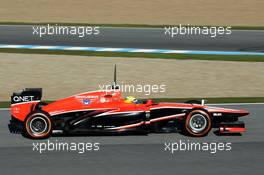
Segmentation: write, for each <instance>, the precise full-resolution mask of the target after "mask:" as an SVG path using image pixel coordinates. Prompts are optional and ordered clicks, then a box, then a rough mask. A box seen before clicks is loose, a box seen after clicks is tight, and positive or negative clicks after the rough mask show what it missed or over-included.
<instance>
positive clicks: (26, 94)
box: [11, 88, 42, 104]
mask: <svg viewBox="0 0 264 175" xmlns="http://www.w3.org/2000/svg"><path fill="white" fill-rule="evenodd" d="M41 98H42V88H25V89H24V90H22V91H20V92H14V93H13V94H12V96H11V104H16V103H22V102H30V101H38V100H41Z"/></svg>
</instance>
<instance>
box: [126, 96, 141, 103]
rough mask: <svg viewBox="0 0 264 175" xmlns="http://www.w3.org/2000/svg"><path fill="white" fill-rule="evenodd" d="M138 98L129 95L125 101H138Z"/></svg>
mask: <svg viewBox="0 0 264 175" xmlns="http://www.w3.org/2000/svg"><path fill="white" fill-rule="evenodd" d="M137 102H138V100H137V99H136V98H135V97H133V96H128V97H126V98H125V103H137Z"/></svg>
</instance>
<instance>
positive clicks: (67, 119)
mask: <svg viewBox="0 0 264 175" xmlns="http://www.w3.org/2000/svg"><path fill="white" fill-rule="evenodd" d="M41 97H42V89H40V88H26V89H24V90H23V91H21V92H19V93H13V95H12V97H11V120H10V124H9V130H10V132H11V133H21V134H22V135H23V136H26V137H28V138H32V139H41V138H48V137H49V136H51V134H52V133H63V134H76V133H78V134H80V133H84V134H91V133H93V134H94V133H105V134H106V133H142V134H147V133H150V132H175V131H182V132H183V133H185V134H187V135H190V136H195V137H202V136H205V135H207V134H208V133H209V131H210V130H211V128H218V130H219V133H241V132H244V131H245V126H244V123H243V122H242V121H238V118H239V117H242V116H246V115H248V114H249V112H247V111H245V110H234V109H226V108H218V107H210V106H206V105H204V104H196V103H193V102H189V103H154V102H153V101H152V100H147V101H144V102H141V103H139V101H138V100H135V99H133V101H130V102H127V101H126V99H125V98H122V96H121V93H120V91H119V90H118V88H115V87H113V89H112V90H108V91H93V92H86V93H82V94H78V95H73V96H70V97H67V98H64V99H60V100H57V101H55V102H52V103H50V104H46V103H43V102H41Z"/></svg>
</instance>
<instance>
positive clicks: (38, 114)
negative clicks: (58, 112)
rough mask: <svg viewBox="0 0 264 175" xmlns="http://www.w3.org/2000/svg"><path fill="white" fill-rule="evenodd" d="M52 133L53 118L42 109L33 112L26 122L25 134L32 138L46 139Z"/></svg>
mask: <svg viewBox="0 0 264 175" xmlns="http://www.w3.org/2000/svg"><path fill="white" fill-rule="evenodd" d="M51 133H52V120H51V118H50V116H49V115H48V114H46V113H44V112H42V111H35V112H32V113H31V114H30V115H29V116H28V117H27V119H26V120H25V122H24V133H23V135H24V136H26V137H28V138H31V139H44V138H48V137H50V135H51Z"/></svg>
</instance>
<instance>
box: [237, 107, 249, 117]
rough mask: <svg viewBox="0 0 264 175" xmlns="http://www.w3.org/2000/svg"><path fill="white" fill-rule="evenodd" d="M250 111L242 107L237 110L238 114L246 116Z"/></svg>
mask: <svg viewBox="0 0 264 175" xmlns="http://www.w3.org/2000/svg"><path fill="white" fill-rule="evenodd" d="M249 114H250V113H249V112H248V111H246V110H244V109H241V110H239V116H241V117H242V116H246V115H249Z"/></svg>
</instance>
